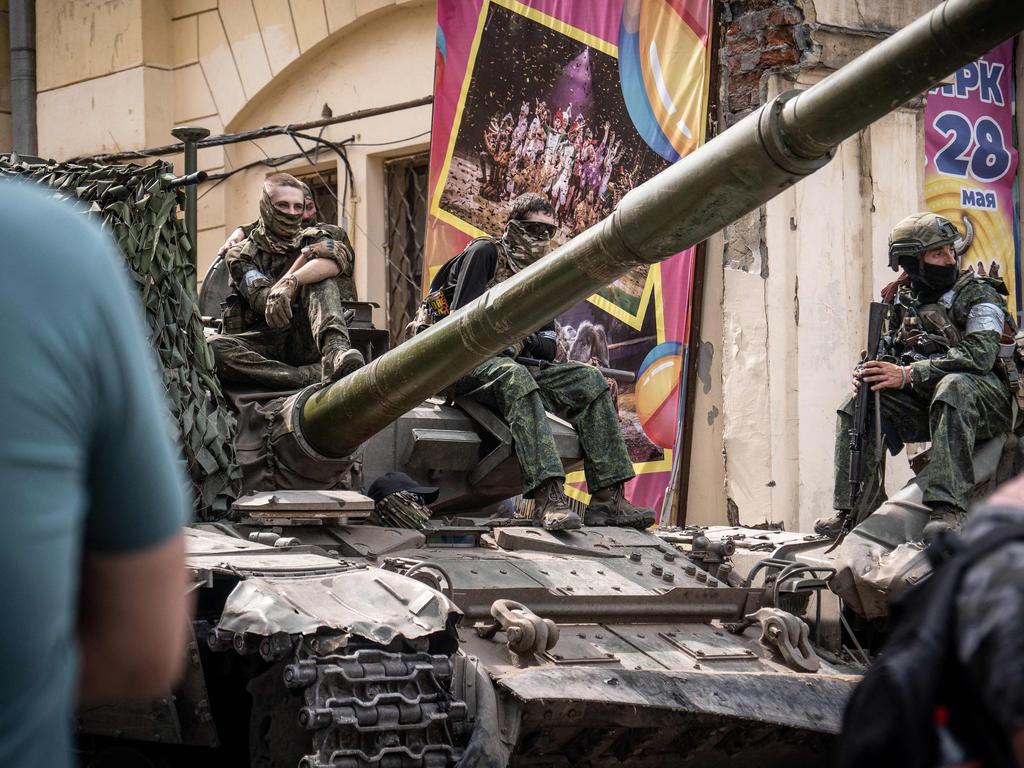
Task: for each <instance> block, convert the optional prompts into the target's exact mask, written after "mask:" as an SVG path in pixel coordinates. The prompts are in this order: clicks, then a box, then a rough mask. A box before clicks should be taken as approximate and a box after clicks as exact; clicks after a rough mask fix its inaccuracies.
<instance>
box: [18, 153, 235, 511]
mask: <svg viewBox="0 0 1024 768" xmlns="http://www.w3.org/2000/svg"><path fill="white" fill-rule="evenodd" d="M171 173H172V168H171V166H170V165H169V164H168V163H164V162H156V163H153V164H152V165H150V166H148V167H145V168H143V167H140V166H135V165H115V166H103V165H95V164H88V165H84V164H83V165H78V164H73V163H56V162H53V161H50V162H47V163H45V164H28V163H25V162H21V161H19V159H18V158H17V156H12V155H3V156H0V175H2V176H8V177H10V176H17V177H21V178H25V179H31V180H32V181H35V182H37V183H39V184H43V185H46V186H49V187H50V188H52V189H53V190H55V197H58V198H61V199H70V200H72V201H77V202H78V204H79V207H81V208H82V209H83V210H86V211H88V212H89V213H90V214H91V215H95V216H97V218H99V220H100V222H101V224H102V226H103V228H104V229H105V230H106V231H108V232H109V233H110V234H111V235H112V237H113V239H114V241H115V242H116V243H117V245H118V247H119V248H120V249H121V252H122V253H123V254H124V256H125V260H126V262H127V264H128V268H129V270H128V271H129V274H130V275H131V277H132V279H133V281H134V283H135V285H136V286H137V287H138V289H139V294H140V298H141V299H142V303H143V306H144V307H145V313H146V319H147V321H148V323H149V331H150V339H151V342H152V344H153V346H154V347H155V348H156V350H157V352H158V354H159V356H160V361H161V363H162V364H163V374H164V386H165V387H166V390H167V399H168V404H169V406H170V409H171V413H172V415H173V416H174V418H175V420H176V422H177V425H178V428H179V430H180V431H181V444H182V447H183V452H184V458H185V461H186V462H187V464H188V471H189V475H190V476H191V478H192V483H193V486H194V490H195V498H196V515H197V517H198V518H200V519H210V518H216V517H221V516H223V515H224V514H226V512H227V509H228V507H229V506H230V504H231V502H232V501H233V500H234V499H235V498H236V497H237V495H238V493H239V489H240V482H241V471H240V470H239V468H238V465H237V463H236V462H235V450H234V442H233V440H234V433H235V419H234V416H233V415H232V413H231V412H230V411H229V410H228V409H227V408H226V406H225V404H224V402H225V401H224V396H223V393H222V392H221V388H220V383H219V382H218V381H217V377H216V376H215V375H214V361H213V354H212V353H211V351H210V348H209V346H208V345H207V344H206V341H205V340H204V338H203V326H202V322H201V320H200V316H199V307H198V303H197V299H196V293H195V283H196V274H195V267H194V266H193V265H192V262H191V259H190V256H189V239H188V234H187V232H186V231H185V225H184V222H183V221H182V220H180V219H179V218H178V217H177V210H178V207H179V204H183V203H184V192H182V191H180V190H177V189H173V188H170V187H169V186H168V182H169V181H170V180H171V179H172V178H173V177H172V176H171V175H170V174H171Z"/></svg>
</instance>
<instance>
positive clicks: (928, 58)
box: [299, 0, 1024, 457]
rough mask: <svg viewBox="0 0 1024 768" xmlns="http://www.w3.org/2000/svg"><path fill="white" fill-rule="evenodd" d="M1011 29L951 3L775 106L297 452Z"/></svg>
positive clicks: (410, 353)
mask: <svg viewBox="0 0 1024 768" xmlns="http://www.w3.org/2000/svg"><path fill="white" fill-rule="evenodd" d="M1022 27H1024V3H1021V2H1020V1H1019V0H949V2H946V3H945V4H943V5H940V6H939V7H937V8H936V9H934V10H933V11H932V12H931V13H928V14H926V15H925V16H922V17H921V18H919V19H917V20H916V21H915V22H914V23H912V24H910V25H909V26H907V27H906V28H905V29H903V30H901V31H900V32H898V33H896V34H895V35H893V36H892V37H891V38H889V39H888V40H886V41H884V42H882V43H880V44H879V45H877V46H876V47H875V48H873V49H871V50H870V51H869V52H868V53H866V54H864V55H863V56H861V57H859V58H858V59H857V60H856V61H854V62H852V63H851V64H849V65H847V66H845V67H843V68H842V69H841V70H839V71H837V72H835V73H834V74H832V75H831V76H829V77H828V78H826V79H825V80H823V81H822V82H820V83H818V84H817V85H814V86H812V87H811V88H809V89H807V90H806V91H802V92H796V91H790V92H787V93H783V94H781V95H780V96H778V97H777V98H775V99H773V100H772V101H770V102H769V103H767V104H765V105H764V106H763V107H761V108H760V109H759V110H757V111H756V112H754V113H753V114H751V115H750V116H748V117H747V118H746V119H744V120H743V121H741V122H740V123H738V124H736V125H735V126H733V127H732V128H730V129H729V130H727V131H725V132H723V133H722V134H721V135H719V136H718V137H716V138H715V139H713V140H712V141H710V142H708V143H707V144H706V145H705V146H703V147H701V148H700V149H698V150H697V151H695V152H694V153H692V154H691V155H689V156H687V157H685V158H683V159H682V160H680V161H679V162H677V163H675V164H674V165H673V166H671V167H670V168H668V169H667V170H665V171H663V172H662V173H660V174H658V175H657V176H655V177H654V178H652V179H650V180H649V181H647V182H646V183H645V184H642V185H640V186H639V187H637V188H636V189H634V190H633V191H631V192H630V193H629V194H627V195H626V196H625V197H624V198H623V199H622V201H621V202H620V203H619V205H618V207H617V208H616V209H615V211H614V212H613V213H612V214H611V215H610V216H608V217H607V218H606V219H604V220H603V221H601V222H599V223H598V224H596V225H595V226H593V227H591V228H590V229H588V230H587V231H586V232H584V233H583V234H581V235H580V236H578V237H576V238H574V239H573V240H571V241H570V242H568V243H566V244H565V245H563V246H562V247H561V248H559V249H557V250H556V251H554V252H553V253H552V254H550V255H549V256H547V257H546V258H544V259H542V260H541V261H539V262H538V263H536V264H534V265H533V266H531V267H530V268H528V269H525V270H523V271H522V272H520V273H519V274H517V275H515V276H514V277H512V278H510V279H509V280H507V281H505V282H503V283H501V284H500V285H498V286H496V287H494V288H493V289H492V290H490V291H489V292H487V293H486V294H485V295H483V296H481V297H480V298H479V299H478V300H477V301H475V302H473V304H471V305H470V306H467V307H465V308H464V309H462V310H460V311H459V312H456V313H455V314H454V315H452V316H451V317H449V318H446V319H445V320H444V321H443V322H441V323H438V324H437V325H435V326H432V327H431V328H429V329H427V330H426V331H424V332H423V333H421V334H420V335H418V336H416V337H415V338H413V339H411V340H410V341H407V342H405V343H404V344H402V345H400V346H399V347H397V348H396V349H394V350H392V351H391V352H389V353H387V354H386V355H384V356H382V357H380V358H379V359H377V360H375V361H373V362H372V363H371V364H370V365H368V366H367V367H366V368H364V369H362V370H360V371H358V372H357V373H355V374H354V375H352V376H348V377H347V378H345V379H343V380H341V381H339V382H337V383H336V384H334V385H333V386H331V387H328V388H327V389H325V390H323V391H320V392H317V393H315V394H314V395H312V397H309V398H308V400H305V402H304V404H303V406H302V417H301V419H300V420H299V423H300V425H301V426H300V430H301V433H302V436H303V438H304V439H305V440H306V441H308V443H309V445H311V446H312V447H313V448H315V449H316V450H317V451H318V452H319V453H321V454H323V455H325V456H332V457H340V456H345V455H347V454H348V453H350V452H351V451H353V450H354V449H356V448H357V447H358V446H359V445H361V444H362V443H363V442H364V441H366V440H367V439H369V438H370V437H372V436H373V435H374V434H375V433H377V432H378V431H379V430H381V429H382V428H384V427H385V426H387V425H388V424H390V423H391V422H392V421H394V420H395V419H397V418H398V417H400V416H401V415H402V414H404V413H405V412H407V411H408V410H409V409H411V408H413V407H414V406H416V405H417V404H418V403H420V402H421V401H422V400H424V398H426V397H428V396H430V395H433V394H435V393H437V392H438V391H440V390H442V389H444V388H445V387H446V386H448V385H449V384H451V383H453V382H454V381H456V380H457V379H458V378H459V377H460V376H462V375H463V374H464V373H466V372H467V371H469V370H471V369H472V368H473V367H475V366H476V365H478V364H479V363H480V362H481V361H483V360H485V359H487V358H488V357H491V356H493V355H495V354H497V353H498V352H499V351H501V350H502V349H504V348H505V347H506V346H508V345H509V344H510V343H513V342H514V341H516V340H518V339H521V338H523V337H524V336H526V335H528V334H529V333H531V332H532V331H533V330H535V329H536V328H538V327H540V326H541V325H543V324H544V323H546V322H548V321H549V320H551V318H552V317H555V316H556V315H558V314H559V313H561V312H563V311H564V310H566V309H568V308H570V307H572V306H573V305H575V304H577V303H578V302H580V301H582V300H584V299H585V298H586V297H587V296H589V295H591V294H592V293H594V292H595V291H597V290H598V289H600V288H602V287H604V286H606V285H608V284H609V283H611V282H613V281H614V280H616V279H617V278H618V277H620V276H621V275H623V274H625V273H626V272H627V271H628V270H630V269H631V268H633V267H635V266H638V265H641V264H655V263H657V262H659V261H662V260H664V259H666V258H668V257H670V256H672V255H673V254H675V253H678V252H679V251H681V250H684V249H685V248H688V247H690V246H692V245H694V244H696V243H699V242H701V241H702V240H704V239H706V238H707V237H709V236H710V235H712V234H714V233H715V232H717V231H718V230H720V229H721V228H722V227H724V226H725V225H727V224H729V223H731V222H733V221H735V220H736V219H738V218H739V217H741V216H743V215H744V214H746V213H748V212H750V211H752V210H754V209H755V208H757V207H758V206H760V205H762V204H763V203H765V202H767V201H768V200H770V199H771V198H773V197H774V196H775V195H777V194H779V193H780V192H782V191H783V190H784V189H786V188H787V187H789V186H791V185H793V184H795V183H796V182H797V181H799V180H800V179H801V178H803V177H805V176H807V175H809V174H811V173H813V172H814V171H816V170H818V169H819V168H821V167H822V166H824V165H825V164H826V163H828V161H829V160H830V159H831V158H832V156H833V154H834V152H835V149H836V147H837V146H838V144H839V143H840V142H842V141H843V140H844V139H847V138H849V137H850V136H853V135H854V134H855V133H857V132H858V131H860V130H862V129H863V128H865V127H867V126H868V125H870V124H871V123H872V122H874V121H875V120H877V119H878V118H880V117H882V116H883V115H885V114H887V113H888V112H891V111H892V110H894V109H895V108H896V107H898V106H899V105H901V104H903V103H904V102H906V101H907V100H908V99H910V98H912V97H914V96H916V95H918V94H919V93H921V92H922V91H924V90H925V89H927V88H929V87H931V86H932V85H934V84H935V83H936V82H938V81H939V80H940V79H942V78H944V77H946V76H947V75H949V74H950V73H951V72H954V71H955V70H956V69H957V68H959V67H960V66H962V65H964V64H967V63H968V62H970V61H973V60H974V59H976V58H977V57H978V56H980V55H982V54H984V53H986V52H987V51H989V50H991V49H992V48H993V47H995V46H996V45H997V44H998V43H1000V42H1002V41H1003V40H1005V39H1007V38H1008V37H1010V36H1012V35H1013V34H1015V33H1016V32H1017V31H1019V30H1020V29H1021V28H1022ZM371 404H372V405H371Z"/></svg>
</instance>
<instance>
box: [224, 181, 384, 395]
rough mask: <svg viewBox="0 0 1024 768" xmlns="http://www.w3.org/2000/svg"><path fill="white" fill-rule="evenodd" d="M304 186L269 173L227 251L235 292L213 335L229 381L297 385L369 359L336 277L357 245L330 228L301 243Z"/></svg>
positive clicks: (280, 387) (331, 376)
mask: <svg viewBox="0 0 1024 768" xmlns="http://www.w3.org/2000/svg"><path fill="white" fill-rule="evenodd" d="M303 186H304V185H303V184H302V183H301V182H299V181H298V180H297V179H295V178H294V177H293V176H289V175H288V174H286V173H278V174H274V175H273V176H271V177H269V178H268V179H267V180H266V182H265V183H264V185H263V194H262V196H261V198H260V218H259V221H258V222H257V224H256V226H255V227H254V228H253V230H252V231H251V233H250V234H249V235H248V237H246V238H245V239H244V240H242V242H241V243H239V244H237V245H235V246H233V247H231V248H229V249H228V251H227V255H226V256H225V260H226V262H227V266H228V274H229V278H230V283H231V286H232V288H233V289H234V292H233V293H232V294H231V295H229V297H228V300H227V302H226V303H227V308H226V309H225V313H224V331H225V332H224V333H221V334H219V335H217V336H214V337H213V338H212V339H211V340H210V345H211V346H212V348H213V352H214V356H215V358H216V360H217V373H218V374H219V375H220V377H221V378H222V379H223V380H224V381H228V382H233V383H240V384H256V385H258V386H260V387H265V388H268V389H272V390H275V391H281V390H290V389H299V388H301V387H305V386H308V385H310V384H313V383H316V382H318V381H321V380H323V381H335V380H337V379H339V378H341V377H342V376H345V375H347V374H349V373H351V372H352V371H354V370H356V369H357V368H359V367H360V366H361V365H363V362H364V361H363V356H362V354H360V352H359V351H358V350H355V349H352V345H351V343H350V342H349V337H348V327H347V325H346V324H345V319H344V315H343V311H342V303H341V302H342V298H341V283H340V281H339V279H338V275H340V274H341V273H342V272H343V271H344V270H345V269H346V268H349V269H350V268H351V263H352V254H351V248H350V247H347V244H348V241H347V239H346V240H344V241H343V242H339V241H338V240H335V239H332V238H331V237H329V236H327V237H320V239H317V240H315V242H312V243H309V244H308V245H305V246H303V242H304V238H305V237H306V235H308V234H309V233H310V230H308V229H307V230H303V229H302V228H301V224H302V217H303V208H304V205H305V203H304V190H303Z"/></svg>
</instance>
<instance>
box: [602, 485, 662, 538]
mask: <svg viewBox="0 0 1024 768" xmlns="http://www.w3.org/2000/svg"><path fill="white" fill-rule="evenodd" d="M655 517H656V516H655V514H654V510H653V509H649V508H647V507H635V506H633V505H632V504H630V503H629V500H628V499H626V494H625V483H616V484H615V485H610V486H608V487H607V488H600V489H598V490H596V491H594V492H593V494H591V496H590V506H589V508H588V509H587V515H586V523H587V525H614V526H617V527H619V528H636V529H637V530H640V531H642V530H644V529H645V528H650V527H651V526H652V525H654V520H655Z"/></svg>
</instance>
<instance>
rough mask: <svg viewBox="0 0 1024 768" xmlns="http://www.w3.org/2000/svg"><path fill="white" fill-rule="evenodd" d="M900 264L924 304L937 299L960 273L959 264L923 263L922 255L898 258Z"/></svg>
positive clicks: (931, 302)
mask: <svg viewBox="0 0 1024 768" xmlns="http://www.w3.org/2000/svg"><path fill="white" fill-rule="evenodd" d="M900 266H901V267H903V269H904V270H905V271H906V273H907V274H908V275H910V285H911V286H912V287H913V289H914V292H915V293H917V295H918V297H919V298H920V299H921V301H922V302H923V303H925V304H934V303H935V302H936V301H938V300H939V297H940V296H942V294H944V293H945V292H946V291H948V290H949V289H950V288H952V287H953V285H954V284H955V283H956V279H957V277H958V276H959V275H960V265H959V264H948V265H938V264H925V263H924V258H923V257H922V256H918V257H916V258H904V259H900Z"/></svg>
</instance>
